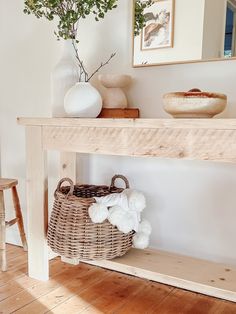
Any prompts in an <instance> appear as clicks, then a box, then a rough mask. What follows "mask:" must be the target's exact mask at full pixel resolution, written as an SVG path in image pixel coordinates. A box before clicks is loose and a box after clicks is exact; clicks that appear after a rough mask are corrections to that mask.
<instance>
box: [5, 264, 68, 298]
mask: <svg viewBox="0 0 236 314" xmlns="http://www.w3.org/2000/svg"><path fill="white" fill-rule="evenodd" d="M69 267H70V266H68V264H65V263H61V261H60V260H59V259H55V260H52V261H51V263H50V273H51V277H53V276H55V275H56V274H58V273H62V272H63V271H65V270H66V269H68V268H69ZM39 283H40V281H39V280H36V279H33V278H30V277H28V275H27V273H25V274H24V275H22V276H19V277H17V278H13V279H11V280H10V281H9V282H8V283H7V284H5V285H3V286H0V301H3V300H4V299H6V298H8V297H10V296H13V295H14V294H17V293H19V292H20V291H22V290H24V289H28V288H30V287H32V286H35V285H37V284H39Z"/></svg>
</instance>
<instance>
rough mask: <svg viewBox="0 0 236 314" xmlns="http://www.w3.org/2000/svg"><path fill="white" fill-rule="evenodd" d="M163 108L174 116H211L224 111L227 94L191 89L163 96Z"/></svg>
mask: <svg viewBox="0 0 236 314" xmlns="http://www.w3.org/2000/svg"><path fill="white" fill-rule="evenodd" d="M163 102H164V110H165V111H166V112H168V113H169V114H170V115H172V116H173V117H174V118H212V117H214V116H215V115H217V114H219V113H221V112H222V111H224V109H225V107H226V104H227V96H226V95H224V94H218V93H209V92H202V91H201V90H199V89H191V90H190V91H188V92H177V93H168V94H165V95H164V96H163Z"/></svg>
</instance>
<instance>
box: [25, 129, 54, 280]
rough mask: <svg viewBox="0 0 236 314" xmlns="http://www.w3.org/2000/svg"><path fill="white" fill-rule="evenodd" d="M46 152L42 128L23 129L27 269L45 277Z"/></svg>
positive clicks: (33, 273) (31, 274)
mask: <svg viewBox="0 0 236 314" xmlns="http://www.w3.org/2000/svg"><path fill="white" fill-rule="evenodd" d="M46 163H47V155H46V151H44V149H43V136H42V127H40V126H29V127H27V128H26V168H27V169H26V172H27V216H28V272H29V276H30V277H32V278H35V279H39V280H48V278H49V261H48V247H47V241H46V232H47V226H48V182H47V181H48V178H47V171H46V169H47V167H46Z"/></svg>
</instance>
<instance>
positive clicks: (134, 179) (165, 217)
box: [0, 0, 236, 264]
mask: <svg viewBox="0 0 236 314" xmlns="http://www.w3.org/2000/svg"><path fill="white" fill-rule="evenodd" d="M131 2H132V1H127V0H120V1H119V8H118V9H117V10H116V11H113V12H111V13H110V14H109V16H108V17H107V19H106V20H104V21H103V22H101V23H95V22H93V19H92V18H91V20H90V21H85V23H84V24H83V27H82V28H81V46H80V50H81V54H82V56H83V58H84V60H85V61H86V63H87V65H88V68H89V69H90V70H92V69H93V68H94V67H95V66H96V65H97V64H98V63H100V61H101V60H105V59H106V58H107V57H108V56H109V54H110V53H111V52H113V51H116V52H117V55H116V58H115V59H113V61H112V62H111V63H110V64H109V65H108V67H107V68H106V69H104V72H107V73H111V72H113V73H128V74H131V75H132V76H133V78H134V83H133V86H132V87H131V88H130V89H129V90H128V95H129V102H130V104H131V105H132V106H134V107H136V106H137V107H140V108H141V114H142V117H147V118H148V117H150V118H154V117H159V118H166V117H168V116H167V114H165V112H164V111H163V109H162V95H163V94H164V93H166V92H169V91H175V90H176V91H178V90H187V89H190V88H192V87H199V88H202V89H204V90H209V91H219V92H223V93H226V94H227V95H228V97H229V103H228V108H227V110H226V112H225V113H224V114H223V115H222V116H223V117H232V118H233V117H236V106H235V103H236V89H235V73H236V61H224V62H216V63H201V64H186V65H174V66H162V67H150V68H139V69H133V68H132V67H131V50H132V40H131V33H132V26H131ZM21 6H22V4H20V3H19V2H18V1H16V0H14V1H11V2H9V1H7V0H4V1H3V0H2V1H1V4H0V21H1V22H0V23H1V24H0V36H1V37H0V38H1V41H0V42H1V47H0V51H1V61H0V62H1V63H0V69H1V72H0V80H1V93H0V113H1V114H0V119H1V120H0V132H1V154H2V174H3V175H4V176H6V175H8V176H13V177H18V178H19V179H20V184H21V189H20V196H21V199H22V203H23V205H25V190H24V182H25V153H24V131H23V128H22V127H19V126H17V125H16V122H15V118H16V116H19V115H20V116H22V115H24V116H32V115H35V116H39V115H40V116H42V115H44V116H48V115H49V113H50V107H49V99H50V93H49V74H50V70H51V67H52V64H53V63H54V59H53V56H55V55H56V54H55V50H56V48H57V43H56V41H53V39H52V36H51V35H50V34H51V27H49V26H48V24H47V23H42V21H37V20H35V19H33V18H30V17H26V16H24V15H23V14H22V13H21V9H22V8H21ZM9 14H11V17H12V19H11V20H10V19H9V18H8V17H7V16H9ZM12 21H14V23H13V22H12ZM3 24H4V30H3ZM19 25H20V27H19ZM108 30H109V31H108ZM9 34H11V36H10V37H9ZM45 47H47V49H45ZM88 163H90V168H89V170H88V171H87V169H88V168H87V165H88ZM50 169H51V171H52V172H53V175H54V176H55V165H54V164H51V166H50ZM80 170H81V172H80V174H81V175H82V177H83V180H84V181H86V182H88V181H90V182H94V183H108V182H109V178H110V177H111V176H112V175H113V174H114V173H119V172H120V173H123V174H125V175H126V176H127V177H128V178H129V179H130V183H131V185H132V186H133V187H134V188H137V189H140V190H142V191H144V192H145V194H146V196H147V199H148V206H147V209H146V211H145V216H146V217H147V218H148V219H149V220H150V221H151V222H152V224H153V229H154V231H153V234H152V239H151V245H152V246H153V247H158V248H163V249H165V250H172V251H176V252H181V253H183V254H188V255H193V256H198V257H203V258H208V259H212V260H218V261H227V262H230V263H233V264H236V251H235V243H234V242H235V241H234V239H235V238H236V228H235V221H236V198H235V187H236V165H230V164H216V163H210V162H198V161H196V162H193V161H189V162H183V161H176V160H160V159H155V158H153V159H142V158H132V159H131V158H125V157H122V158H120V157H105V156H93V157H92V158H90V160H89V159H86V158H85V159H83V163H82V164H81V166H80ZM9 240H11V241H16V240H17V239H16V238H14V233H11V234H10V235H9Z"/></svg>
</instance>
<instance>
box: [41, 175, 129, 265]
mask: <svg viewBox="0 0 236 314" xmlns="http://www.w3.org/2000/svg"><path fill="white" fill-rule="evenodd" d="M117 178H121V179H123V180H124V181H125V183H126V188H128V187H129V183H128V181H127V179H126V178H125V177H123V176H120V175H116V176H114V177H113V178H112V183H111V186H110V187H108V186H104V185H103V186H95V185H73V182H72V181H71V180H70V179H68V178H64V179H62V180H61V181H60V182H59V183H58V187H57V189H56V191H55V200H54V204H53V210H52V214H51V217H50V222H49V227H48V237H47V240H48V245H49V246H50V247H51V249H52V250H53V251H54V252H56V253H58V254H59V255H61V256H65V257H67V258H75V257H76V258H79V259H81V260H99V259H112V258H115V257H118V256H122V255H124V254H125V253H126V252H127V251H128V250H129V249H130V248H131V246H132V239H133V235H134V232H133V231H131V232H129V233H127V234H124V233H123V232H121V231H119V230H118V229H117V228H116V227H115V226H113V225H112V224H111V223H110V222H109V221H108V220H105V221H104V222H103V223H99V224H95V223H93V222H92V221H91V219H90V217H89V214H88V208H89V207H90V205H91V204H93V203H94V202H95V199H94V198H93V197H101V196H106V195H108V194H110V193H121V192H122V191H123V189H121V188H117V187H115V186H114V183H115V180H116V179H117ZM65 181H67V182H69V183H70V186H66V187H64V186H63V187H61V185H62V183H63V182H65Z"/></svg>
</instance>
